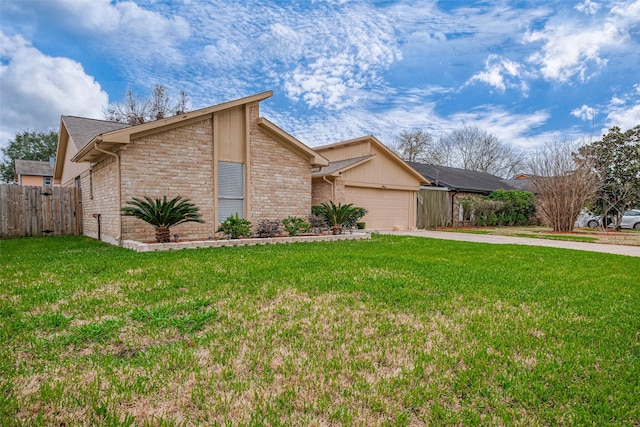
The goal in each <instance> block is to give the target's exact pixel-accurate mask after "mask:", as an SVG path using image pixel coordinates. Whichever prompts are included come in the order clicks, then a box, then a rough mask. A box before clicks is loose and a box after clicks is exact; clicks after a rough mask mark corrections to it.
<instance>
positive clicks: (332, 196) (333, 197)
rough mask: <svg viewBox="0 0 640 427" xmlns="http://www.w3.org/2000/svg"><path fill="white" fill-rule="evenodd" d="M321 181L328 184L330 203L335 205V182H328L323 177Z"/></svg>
mask: <svg viewBox="0 0 640 427" xmlns="http://www.w3.org/2000/svg"><path fill="white" fill-rule="evenodd" d="M322 179H323V180H324V181H325V182H327V183H329V185H330V186H331V201H332V202H334V203H335V202H336V183H335V181H334V182H331V181H329V180H328V179H327V177H326V176H323V177H322Z"/></svg>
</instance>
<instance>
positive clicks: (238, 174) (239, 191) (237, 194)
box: [218, 162, 244, 222]
mask: <svg viewBox="0 0 640 427" xmlns="http://www.w3.org/2000/svg"><path fill="white" fill-rule="evenodd" d="M236 213H237V214H238V216H240V217H241V218H244V164H243V163H235V162H218V221H220V222H222V221H224V220H225V219H227V218H228V217H230V216H231V215H235V214H236Z"/></svg>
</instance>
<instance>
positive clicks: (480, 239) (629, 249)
mask: <svg viewBox="0 0 640 427" xmlns="http://www.w3.org/2000/svg"><path fill="white" fill-rule="evenodd" d="M379 233H380V234H391V235H396V236H414V237H426V238H430V239H443V240H458V241H461V242H476V243H491V244H496V245H528V246H547V247H550V248H562V249H575V250H578V251H591V252H603V253H607V254H615V255H626V256H635V257H640V246H622V245H604V244H601V243H583V242H569V241H564V240H546V239H535V238H529V237H510V236H492V235H490V234H471V233H456V232H449V231H431V230H409V231H380V232H379Z"/></svg>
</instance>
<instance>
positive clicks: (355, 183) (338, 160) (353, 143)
mask: <svg viewBox="0 0 640 427" xmlns="http://www.w3.org/2000/svg"><path fill="white" fill-rule="evenodd" d="M314 150H315V151H316V152H318V153H319V154H321V155H322V156H324V157H326V158H327V159H329V161H330V163H329V165H327V166H323V167H319V168H317V169H315V170H314V172H313V175H312V176H313V204H314V205H317V204H320V203H322V202H326V201H329V200H333V201H334V202H335V203H352V204H354V205H355V206H360V207H364V208H365V209H367V211H368V212H367V215H365V216H364V218H363V219H362V221H364V222H365V223H366V227H367V228H368V229H412V228H415V227H416V200H417V192H418V190H419V189H420V186H421V185H422V184H429V180H428V179H427V178H425V177H423V176H422V175H420V174H419V173H418V172H416V171H415V170H413V169H412V168H411V167H409V166H408V165H407V164H406V163H405V162H404V161H403V160H402V159H400V158H399V157H398V156H397V155H396V154H395V153H393V152H392V151H391V150H389V149H388V148H387V147H386V146H385V145H384V144H382V143H381V142H380V141H379V140H378V139H376V138H375V137H374V136H371V135H369V136H363V137H360V138H355V139H350V140H348V141H342V142H338V143H335V144H329V145H323V146H321V147H314Z"/></svg>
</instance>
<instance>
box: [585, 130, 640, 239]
mask: <svg viewBox="0 0 640 427" xmlns="http://www.w3.org/2000/svg"><path fill="white" fill-rule="evenodd" d="M576 158H577V161H578V162H579V163H580V164H582V165H584V166H585V167H590V168H591V169H592V170H593V171H594V172H595V174H596V175H597V177H598V180H599V181H600V187H599V189H598V191H597V192H596V197H595V200H594V204H593V206H592V210H593V211H594V212H595V213H598V214H601V215H603V216H604V217H605V218H606V217H608V216H612V217H614V218H615V225H616V226H619V225H620V221H621V220H622V215H623V213H624V211H625V210H626V209H627V208H628V207H633V206H635V205H637V204H638V203H640V125H638V126H636V127H634V128H633V129H629V130H627V131H626V132H622V131H621V130H620V128H619V127H613V128H611V129H609V132H608V133H607V134H606V135H604V136H603V137H602V140H600V141H596V142H593V143H591V144H588V145H585V146H583V147H581V148H580V149H579V150H578V153H577V156H576ZM605 223H606V221H603V224H605Z"/></svg>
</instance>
